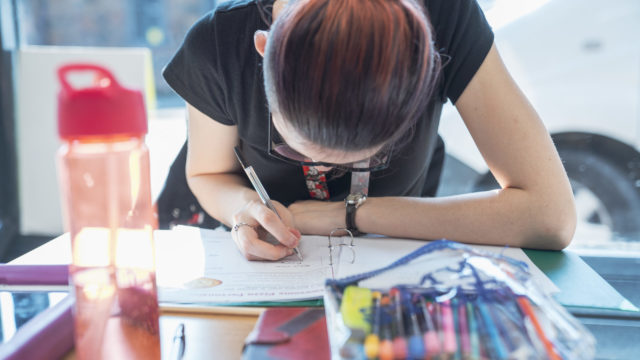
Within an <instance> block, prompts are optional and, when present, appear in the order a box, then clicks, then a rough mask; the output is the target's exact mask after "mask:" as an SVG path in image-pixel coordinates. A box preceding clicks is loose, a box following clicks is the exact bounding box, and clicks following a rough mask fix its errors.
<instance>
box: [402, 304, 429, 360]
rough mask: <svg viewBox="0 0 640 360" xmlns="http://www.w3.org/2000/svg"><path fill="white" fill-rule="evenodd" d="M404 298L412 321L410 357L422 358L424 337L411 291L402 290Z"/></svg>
mask: <svg viewBox="0 0 640 360" xmlns="http://www.w3.org/2000/svg"><path fill="white" fill-rule="evenodd" d="M402 299H403V300H404V304H405V308H406V309H407V311H408V312H409V320H410V321H411V327H410V329H411V335H410V336H409V358H411V359H422V358H424V356H425V348H424V341H423V338H422V332H421V331H420V325H419V324H418V314H417V313H416V309H415V307H414V306H413V301H412V299H411V294H410V293H409V292H402Z"/></svg>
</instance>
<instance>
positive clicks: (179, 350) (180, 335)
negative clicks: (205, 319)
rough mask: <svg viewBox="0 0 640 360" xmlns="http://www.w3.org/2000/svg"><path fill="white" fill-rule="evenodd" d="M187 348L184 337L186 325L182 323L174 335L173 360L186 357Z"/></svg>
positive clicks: (171, 357)
mask: <svg viewBox="0 0 640 360" xmlns="http://www.w3.org/2000/svg"><path fill="white" fill-rule="evenodd" d="M184 348H185V336H184V324H182V323H180V325H178V327H177V328H176V332H175V334H174V335H173V345H172V346H171V356H170V357H169V359H171V360H180V359H182V357H183V356H184Z"/></svg>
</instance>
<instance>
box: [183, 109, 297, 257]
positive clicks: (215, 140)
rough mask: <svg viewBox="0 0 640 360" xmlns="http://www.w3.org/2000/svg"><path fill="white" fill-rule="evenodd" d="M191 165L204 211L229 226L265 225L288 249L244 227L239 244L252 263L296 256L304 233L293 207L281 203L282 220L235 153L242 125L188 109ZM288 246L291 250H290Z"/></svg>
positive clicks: (190, 175) (188, 172)
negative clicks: (251, 181) (249, 179)
mask: <svg viewBox="0 0 640 360" xmlns="http://www.w3.org/2000/svg"><path fill="white" fill-rule="evenodd" d="M187 118H188V122H187V124H188V126H187V137H188V151H187V165H186V176H187V183H188V184H189V188H191V191H192V192H193V194H194V195H195V197H196V198H197V199H198V202H200V205H201V206H202V207H203V208H204V210H205V211H206V212H207V213H209V214H210V215H211V216H212V217H214V218H216V219H217V220H219V221H221V222H222V223H223V224H225V225H227V226H233V225H234V224H238V223H241V222H242V223H247V224H249V225H252V226H257V225H259V226H262V227H263V228H264V229H266V230H267V231H268V232H269V233H271V234H272V235H273V236H274V237H275V238H276V239H278V241H280V243H282V244H284V245H275V246H274V245H271V244H269V243H267V242H265V241H263V240H260V239H259V238H258V234H257V232H256V231H254V230H252V228H250V227H248V226H242V227H240V228H239V229H238V231H237V232H234V233H235V234H232V236H233V238H234V241H235V242H236V244H237V245H238V248H239V249H240V251H241V252H242V253H243V254H244V255H245V257H246V258H247V259H250V260H260V259H268V260H276V259H281V258H283V257H285V256H288V255H291V254H292V252H293V250H292V248H293V247H295V246H297V245H298V241H299V238H300V233H299V232H298V231H297V230H295V229H293V228H292V224H293V221H292V216H291V214H290V212H289V211H288V209H287V208H285V207H284V206H282V205H281V204H280V203H278V202H275V201H274V203H275V206H276V208H277V209H278V213H279V214H280V216H282V218H283V220H282V221H281V220H280V219H278V217H277V215H276V214H274V213H273V212H272V211H271V210H269V208H267V207H266V206H264V205H263V204H262V203H261V202H260V198H259V197H258V194H257V193H256V192H255V191H254V190H252V189H250V188H249V187H248V182H247V181H246V178H245V177H244V176H243V175H242V169H241V167H240V164H239V163H238V160H237V159H236V157H235V154H234V152H233V148H234V146H236V145H237V144H238V130H237V126H228V125H223V124H221V123H219V122H217V121H214V120H213V119H211V118H210V117H208V116H207V115H205V114H203V113H202V112H200V111H199V110H197V109H196V108H194V107H193V106H191V105H190V104H187ZM285 245H286V246H285Z"/></svg>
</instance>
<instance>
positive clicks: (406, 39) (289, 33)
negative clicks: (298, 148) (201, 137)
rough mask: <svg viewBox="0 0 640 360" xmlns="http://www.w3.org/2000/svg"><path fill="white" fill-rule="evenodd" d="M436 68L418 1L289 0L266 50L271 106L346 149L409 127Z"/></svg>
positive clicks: (385, 139)
mask: <svg viewBox="0 0 640 360" xmlns="http://www.w3.org/2000/svg"><path fill="white" fill-rule="evenodd" d="M439 72H440V60H439V56H438V54H437V52H436V51H435V50H434V46H433V43H432V31H431V26H430V23H429V21H428V20H427V17H426V15H425V11H424V9H423V8H422V7H421V6H420V5H418V4H417V3H416V2H415V1H414V0H296V1H290V2H289V4H288V5H287V6H286V7H285V8H284V9H283V10H282V12H281V13H280V14H279V16H278V17H277V19H276V20H275V21H274V23H273V24H272V25H271V29H270V34H269V38H268V40H267V45H266V49H265V56H264V82H265V91H266V94H267V99H268V102H269V106H270V109H271V111H272V112H277V113H279V114H280V115H281V116H282V117H283V118H284V119H285V121H287V122H288V123H289V124H291V125H292V126H293V127H294V128H295V129H296V130H297V131H298V132H299V133H300V134H301V135H302V136H304V137H305V138H306V139H307V140H309V141H310V142H312V143H315V144H318V145H321V146H325V147H329V148H334V149H339V150H345V151H357V150H363V149H369V148H372V147H374V146H379V145H385V144H390V143H391V142H394V141H396V140H398V139H399V138H400V137H401V136H402V135H403V134H405V133H407V132H408V131H409V130H410V129H411V128H412V126H413V125H414V124H415V122H416V121H417V119H418V117H420V115H422V114H423V113H424V112H425V111H426V107H427V105H428V103H429V101H430V100H431V96H432V93H433V90H434V87H435V83H436V79H437V76H438V73H439Z"/></svg>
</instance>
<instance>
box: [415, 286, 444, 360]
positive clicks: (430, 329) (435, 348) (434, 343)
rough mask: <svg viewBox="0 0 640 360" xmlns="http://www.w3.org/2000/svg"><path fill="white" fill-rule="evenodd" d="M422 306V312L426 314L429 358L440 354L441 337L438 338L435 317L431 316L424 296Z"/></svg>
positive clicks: (425, 340) (426, 340)
mask: <svg viewBox="0 0 640 360" xmlns="http://www.w3.org/2000/svg"><path fill="white" fill-rule="evenodd" d="M420 306H421V307H422V313H423V315H424V320H425V325H426V329H425V333H424V345H425V347H426V349H427V358H432V357H434V356H438V355H440V353H441V352H442V347H441V346H440V339H439V338H438V332H437V329H436V325H435V324H434V323H433V318H432V317H431V313H430V312H429V308H428V307H427V302H426V301H425V299H424V298H423V297H422V296H421V297H420Z"/></svg>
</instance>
